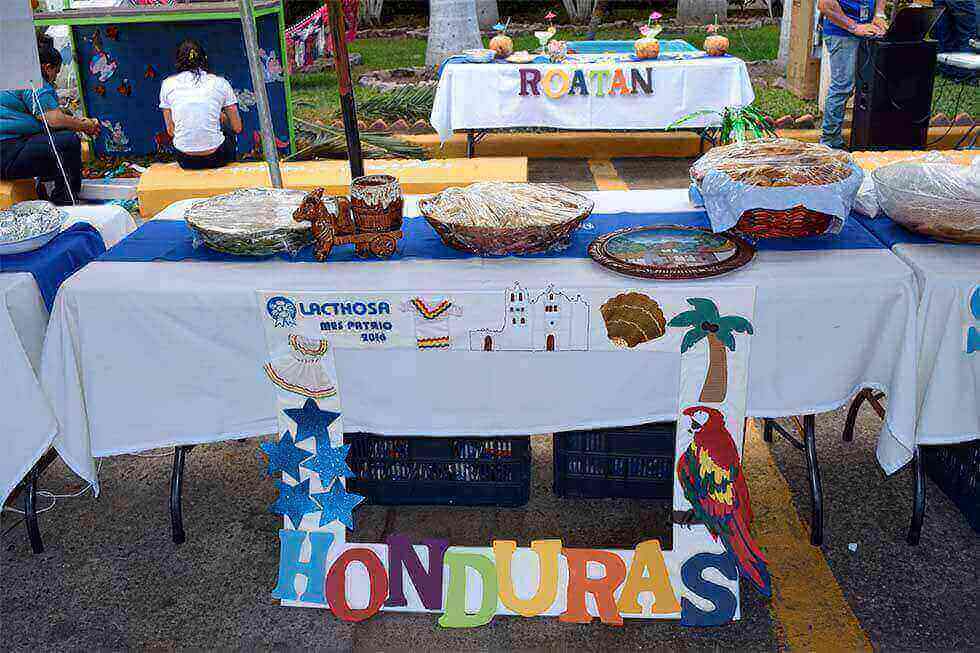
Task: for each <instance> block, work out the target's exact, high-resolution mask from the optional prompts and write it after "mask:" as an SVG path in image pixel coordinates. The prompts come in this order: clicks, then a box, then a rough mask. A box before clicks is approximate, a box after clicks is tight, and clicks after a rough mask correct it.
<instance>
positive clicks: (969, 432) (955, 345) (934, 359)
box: [888, 244, 980, 445]
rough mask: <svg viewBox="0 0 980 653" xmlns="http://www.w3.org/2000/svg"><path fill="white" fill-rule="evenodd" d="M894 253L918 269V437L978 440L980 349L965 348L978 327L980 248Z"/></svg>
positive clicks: (907, 248)
mask: <svg viewBox="0 0 980 653" xmlns="http://www.w3.org/2000/svg"><path fill="white" fill-rule="evenodd" d="M893 251H894V252H895V253H896V254H898V256H900V257H901V258H902V259H903V260H904V261H906V262H907V263H908V264H909V265H910V266H911V267H912V269H913V270H914V271H915V276H916V280H917V281H918V285H919V290H920V292H921V299H920V304H919V306H920V308H919V324H918V331H917V341H918V351H919V363H918V378H919V383H918V401H919V422H918V427H917V432H916V438H917V441H918V443H919V444H925V445H929V444H953V443H957V442H966V441H968V440H974V439H977V438H980V352H976V353H972V354H968V353H967V351H966V333H967V329H969V328H970V327H971V326H972V327H974V328H976V329H977V330H978V331H980V320H977V319H976V318H974V317H973V316H972V314H971V312H970V307H969V306H970V305H969V302H970V297H971V296H972V295H973V292H974V290H975V289H976V288H977V287H978V286H980V247H975V246H969V245H941V244H936V245H911V244H899V245H895V246H894V248H893ZM891 407H892V402H891V401H889V402H888V409H889V410H891Z"/></svg>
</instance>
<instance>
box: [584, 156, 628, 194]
mask: <svg viewBox="0 0 980 653" xmlns="http://www.w3.org/2000/svg"><path fill="white" fill-rule="evenodd" d="M589 171H590V172H591V173H592V178H593V179H595V186H596V188H597V189H599V190H629V186H627V185H626V182H625V181H623V180H622V179H620V177H619V173H618V172H616V167H615V166H613V164H612V161H610V160H609V159H589Z"/></svg>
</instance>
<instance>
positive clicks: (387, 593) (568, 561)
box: [258, 281, 771, 627]
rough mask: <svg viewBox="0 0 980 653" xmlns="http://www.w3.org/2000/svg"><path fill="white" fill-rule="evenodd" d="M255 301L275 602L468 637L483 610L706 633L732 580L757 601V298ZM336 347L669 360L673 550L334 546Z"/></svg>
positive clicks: (279, 294) (674, 294)
mask: <svg viewBox="0 0 980 653" xmlns="http://www.w3.org/2000/svg"><path fill="white" fill-rule="evenodd" d="M258 304H259V308H260V313H261V319H262V323H263V325H264V328H265V334H266V341H267V344H268V349H269V360H268V361H266V362H265V365H264V368H263V369H264V371H265V376H266V378H267V379H269V380H270V382H271V385H270V390H271V391H274V392H275V395H276V397H277V405H278V409H279V410H278V415H279V426H280V428H279V435H278V436H277V437H276V438H275V440H274V441H273V442H266V443H263V445H262V450H263V452H264V453H265V456H266V458H267V465H268V467H267V471H268V472H269V474H270V475H273V476H275V477H276V485H277V488H278V492H279V494H278V497H277V499H276V501H275V503H274V504H273V505H272V506H271V507H270V510H271V512H273V513H274V514H277V515H280V516H281V517H282V519H283V526H282V529H281V530H280V531H279V539H280V564H279V577H278V580H277V583H276V586H275V589H274V590H273V597H275V598H276V599H278V600H279V601H280V603H281V604H282V605H287V606H305V607H321V608H324V607H329V609H330V610H332V612H333V613H334V614H335V615H336V616H337V617H338V618H341V619H345V620H351V621H360V620H362V619H366V618H368V617H370V616H372V615H373V614H375V613H377V612H378V611H380V610H391V611H404V612H433V613H439V614H440V615H441V616H440V617H439V620H438V621H439V625H440V626H443V627H473V626H480V625H483V624H486V623H489V622H490V621H491V620H492V619H493V618H494V616H495V615H521V616H526V617H531V616H557V617H558V618H559V619H560V620H562V621H567V622H576V623H586V622H590V621H592V620H593V619H594V618H596V617H598V618H599V619H600V620H601V621H602V622H604V623H608V624H617V625H618V624H622V623H623V619H624V618H647V619H651V618H652V619H680V621H681V623H683V624H685V625H690V626H703V625H717V624H721V623H726V622H728V621H731V620H733V619H737V618H739V616H740V600H739V580H738V579H739V577H743V576H744V577H745V578H746V580H747V582H748V583H749V584H750V585H751V586H753V587H755V588H756V589H757V590H758V591H760V592H762V593H763V594H766V595H768V594H769V593H770V591H771V588H770V582H769V575H768V571H767V569H766V562H765V557H764V555H763V553H762V551H761V550H760V549H759V547H758V546H757V545H756V544H755V542H754V540H753V538H752V535H751V530H750V527H751V522H752V510H751V504H750V499H749V496H748V490H747V485H746V483H745V476H744V473H743V470H742V468H741V450H742V439H743V437H744V418H745V402H746V379H747V375H748V359H749V353H750V343H751V338H752V334H753V332H754V327H753V325H752V319H753V314H754V305H755V291H754V288H751V287H738V286H732V287H725V288H724V289H723V290H716V291H712V292H711V293H704V292H701V289H698V292H697V293H693V292H692V291H691V289H686V290H685V289H683V288H679V287H671V288H669V289H666V288H665V289H660V288H658V289H657V290H656V292H651V291H650V290H649V289H648V290H641V289H630V288H623V289H622V290H619V291H610V290H595V289H575V288H563V287H560V286H559V285H557V284H544V285H532V284H527V283H524V282H521V281H516V282H515V283H514V284H513V285H512V286H510V287H507V288H501V289H500V290H499V291H481V292H472V291H460V292H450V293H441V294H438V295H432V294H416V293H357V294H350V293H347V294H341V293H319V292H291V291H288V290H279V291H269V292H260V293H259V298H258ZM337 349H353V350H372V349H373V350H379V351H384V350H390V349H414V350H417V352H418V354H417V355H418V356H453V355H456V354H454V352H460V353H463V352H466V354H465V355H469V356H472V355H473V354H472V352H482V353H481V354H478V355H485V356H495V355H507V356H522V357H526V358H527V361H528V364H532V365H533V364H534V359H535V357H537V356H562V355H565V354H563V352H566V351H572V352H585V351H588V352H596V354H595V355H597V356H599V355H602V352H611V351H629V352H632V355H637V356H644V355H645V356H649V357H650V361H651V366H650V367H651V374H656V373H657V371H658V363H662V362H663V361H665V360H667V359H665V358H664V357H674V356H676V357H679V358H680V376H679V383H678V389H677V393H678V399H679V401H678V420H677V424H678V427H677V428H678V432H677V438H676V443H677V444H676V450H675V469H676V477H675V483H674V486H675V487H674V493H673V508H674V514H675V515H677V516H679V519H678V520H677V521H676V522H675V524H674V527H673V538H672V543H673V544H672V548H670V549H669V550H664V549H663V547H662V546H661V543H660V542H659V541H657V540H655V539H650V540H646V541H643V542H638V543H637V544H636V546H635V548H634V549H632V550H610V549H598V548H597V549H578V548H569V547H564V546H563V545H562V542H561V540H560V539H548V540H538V541H533V542H531V545H530V547H518V546H517V544H516V542H514V541H513V540H510V539H507V538H506V536H507V534H506V533H502V534H501V538H500V539H495V540H493V541H492V542H490V543H488V546H487V547H459V546H451V545H450V543H449V542H446V541H442V540H423V541H422V542H417V543H413V542H410V541H409V540H408V539H407V538H405V537H402V536H399V535H397V534H396V535H392V536H391V537H389V538H388V539H387V540H386V542H384V543H375V544H353V543H348V542H347V541H346V532H347V529H353V528H354V527H355V526H356V519H355V513H356V508H357V506H358V505H359V504H360V503H361V502H362V501H363V498H362V497H359V496H357V495H355V494H353V493H350V492H348V491H347V489H346V482H345V479H347V478H350V477H351V476H352V472H351V469H350V467H349V466H348V465H347V463H346V456H347V453H348V448H349V445H344V444H343V392H344V390H343V388H344V379H342V378H338V377H337V371H336V365H335V364H334V360H333V352H334V351H335V350H337ZM497 352H504V353H497ZM304 365H313V366H315V368H316V370H315V371H310V370H309V369H308V368H306V367H303V366H304ZM433 410H435V407H433ZM515 420H516V421H519V416H515ZM597 569H602V570H603V573H602V575H601V576H596V573H597V572H596V570H597Z"/></svg>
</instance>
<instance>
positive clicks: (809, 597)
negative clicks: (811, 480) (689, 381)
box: [743, 420, 872, 651]
mask: <svg viewBox="0 0 980 653" xmlns="http://www.w3.org/2000/svg"><path fill="white" fill-rule="evenodd" d="M743 464H744V467H745V477H746V481H747V482H748V485H749V493H750V495H751V497H752V509H753V511H754V512H755V518H754V519H753V520H752V534H753V536H755V539H756V541H757V542H758V543H759V546H760V547H762V550H763V551H764V552H765V554H766V558H767V559H768V561H769V573H770V574H771V576H772V585H773V594H772V600H771V602H770V607H769V609H770V611H771V612H772V613H773V616H774V618H775V621H776V623H777V628H778V629H779V633H778V634H779V636H780V638H781V639H782V642H783V644H785V646H786V648H788V649H790V650H794V651H827V650H835V651H871V650H872V647H871V642H870V641H869V640H868V637H867V635H865V633H864V631H863V630H862V629H861V625H860V624H859V623H858V620H857V617H855V616H854V612H853V611H852V610H851V607H850V606H849V605H848V603H847V601H846V600H845V598H844V593H843V592H842V591H841V588H840V585H838V584H837V579H836V578H834V574H833V573H832V572H831V571H830V567H829V566H828V565H827V560H826V559H825V558H824V556H823V552H822V551H821V549H820V547H815V546H811V545H810V536H809V530H808V528H807V527H806V526H805V525H804V524H803V522H802V520H801V519H800V516H799V515H798V514H797V512H796V509H795V508H794V507H793V501H792V498H791V496H790V490H789V486H788V485H787V484H786V479H785V478H783V475H782V474H781V473H780V471H779V468H777V467H776V462H775V461H774V460H773V458H772V454H770V453H769V448H768V445H767V444H766V443H765V442H763V440H762V433H761V431H760V429H759V427H758V424H757V422H756V421H755V420H749V422H748V426H747V428H746V432H745V450H744V455H743ZM749 591H751V590H749Z"/></svg>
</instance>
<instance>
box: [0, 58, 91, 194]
mask: <svg viewBox="0 0 980 653" xmlns="http://www.w3.org/2000/svg"><path fill="white" fill-rule="evenodd" d="M37 51H38V56H39V59H40V61H41V77H43V78H44V84H43V86H42V87H41V88H40V89H37V90H32V89H27V90H15V91H11V90H7V91H0V179H32V178H34V177H39V178H40V179H42V180H44V181H53V182H54V190H53V191H52V192H51V195H50V197H49V199H50V200H51V201H52V202H54V203H55V204H71V197H72V196H74V197H78V191H79V189H80V188H81V184H82V144H81V141H80V140H79V138H78V134H77V133H76V132H83V133H86V134H88V135H90V136H98V134H99V121H98V120H94V119H91V120H90V119H85V118H76V117H74V116H70V115H68V114H67V113H65V112H64V111H62V110H61V109H60V108H59V106H58V95H57V93H55V90H54V86H53V84H54V80H55V79H56V78H57V77H58V72H59V71H60V70H61V55H60V54H59V53H58V51H57V50H55V49H54V47H53V46H52V45H51V43H50V41H47V40H43V41H40V42H39V43H38V48H37ZM42 119H43V120H44V121H45V122H47V124H48V127H49V128H50V130H51V139H50V140H49V138H48V134H47V132H46V131H45V129H44V125H43V124H42V123H41V120H42ZM52 141H53V143H54V149H52ZM54 150H57V152H58V155H59V156H60V158H61V165H62V167H63V168H64V172H65V174H64V175H63V174H62V172H61V170H60V169H59V167H58V161H57V159H56V158H55V151H54ZM65 176H67V178H68V179H67V183H66V181H65ZM69 189H71V195H69V192H68V191H69Z"/></svg>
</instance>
